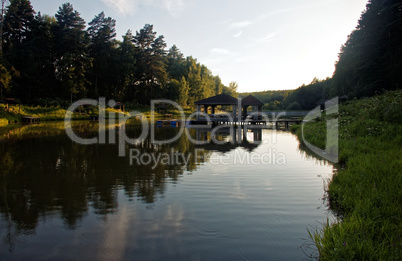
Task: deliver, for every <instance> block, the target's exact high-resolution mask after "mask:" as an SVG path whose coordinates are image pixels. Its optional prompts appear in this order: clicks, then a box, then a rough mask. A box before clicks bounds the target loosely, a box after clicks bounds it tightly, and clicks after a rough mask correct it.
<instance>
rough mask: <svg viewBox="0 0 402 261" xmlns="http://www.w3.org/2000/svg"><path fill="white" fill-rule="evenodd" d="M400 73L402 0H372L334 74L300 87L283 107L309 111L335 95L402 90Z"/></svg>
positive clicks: (371, 94)
mask: <svg viewBox="0 0 402 261" xmlns="http://www.w3.org/2000/svg"><path fill="white" fill-rule="evenodd" d="M401 72H402V1H401V0H370V1H368V3H367V8H366V10H365V11H364V12H363V14H362V16H361V18H360V20H359V22H358V25H357V27H356V29H355V30H354V31H353V32H352V33H351V34H350V35H349V37H348V40H347V41H346V43H345V44H344V45H343V46H342V48H341V52H340V54H339V60H338V62H337V63H336V66H335V72H334V75H333V77H332V78H330V79H326V80H322V81H319V80H317V79H314V80H313V82H312V83H311V84H309V85H307V86H305V85H303V86H301V87H299V88H298V89H297V90H296V91H294V92H293V93H292V94H291V95H289V97H288V98H287V99H286V100H285V102H284V104H282V106H283V107H284V108H288V109H305V110H309V109H312V108H314V107H315V106H317V105H318V104H320V103H321V102H322V101H323V100H327V99H329V98H332V97H335V96H339V97H341V96H347V98H348V99H353V98H362V97H370V96H373V95H375V94H379V93H382V92H383V91H385V90H396V89H400V88H401V87H402V73H401Z"/></svg>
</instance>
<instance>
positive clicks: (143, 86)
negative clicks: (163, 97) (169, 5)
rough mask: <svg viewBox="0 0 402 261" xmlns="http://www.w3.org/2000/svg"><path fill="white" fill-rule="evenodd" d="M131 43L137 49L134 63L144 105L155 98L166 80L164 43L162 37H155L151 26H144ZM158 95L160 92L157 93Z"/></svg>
mask: <svg viewBox="0 0 402 261" xmlns="http://www.w3.org/2000/svg"><path fill="white" fill-rule="evenodd" d="M133 43H134V45H135V47H136V49H137V52H136V61H137V71H136V76H137V80H138V87H139V89H140V90H139V95H140V96H142V97H143V98H142V99H140V100H141V101H144V102H145V103H147V104H148V103H149V101H150V100H151V99H153V98H157V97H158V95H157V93H158V91H161V90H162V88H163V86H164V84H165V82H166V79H167V74H166V68H165V55H166V51H165V48H166V43H165V41H164V37H163V36H159V37H156V32H154V31H153V25H150V24H146V25H145V26H144V28H143V29H141V30H140V31H139V32H138V31H137V33H136V35H135V36H134V37H133ZM159 93H160V92H159Z"/></svg>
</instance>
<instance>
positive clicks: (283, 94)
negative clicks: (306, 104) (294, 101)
mask: <svg viewBox="0 0 402 261" xmlns="http://www.w3.org/2000/svg"><path fill="white" fill-rule="evenodd" d="M292 92H293V91H291V90H285V91H262V92H245V93H241V94H239V97H240V98H245V97H247V96H248V95H253V96H254V97H256V98H257V99H258V100H260V101H261V102H262V103H264V106H263V110H283V109H286V108H285V107H283V104H284V101H286V99H287V97H288V96H289V95H290V94H291V93H292Z"/></svg>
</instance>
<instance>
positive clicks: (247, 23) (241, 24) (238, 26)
mask: <svg viewBox="0 0 402 261" xmlns="http://www.w3.org/2000/svg"><path fill="white" fill-rule="evenodd" d="M252 24H253V22H251V21H242V22H234V23H231V24H230V25H229V29H242V28H245V27H248V26H250V25H252Z"/></svg>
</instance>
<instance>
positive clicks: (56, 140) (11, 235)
mask: <svg viewBox="0 0 402 261" xmlns="http://www.w3.org/2000/svg"><path fill="white" fill-rule="evenodd" d="M73 128H74V131H75V133H76V134H77V135H79V136H80V137H83V138H92V137H97V136H98V134H99V133H98V128H99V125H98V124H96V123H88V122H76V123H73ZM119 128H121V126H119V125H112V126H111V125H108V126H107V128H105V130H102V131H105V132H107V133H109V132H110V130H118V129H119ZM125 131H126V132H127V134H128V136H130V137H138V136H139V135H140V133H141V128H140V127H139V126H135V125H128V126H126V127H125ZM155 131H156V133H155V134H156V138H157V140H166V139H169V138H171V137H174V136H175V135H176V134H177V133H178V130H177V129H175V128H161V129H156V130H155ZM117 133H118V132H116V135H117ZM270 133H273V132H270ZM263 134H264V135H265V132H263V131H262V130H261V129H253V130H248V131H244V130H240V131H238V129H237V128H235V129H232V130H231V129H228V128H221V129H218V130H216V131H213V132H211V130H206V129H190V130H189V135H190V137H191V139H194V140H196V141H199V142H200V143H202V144H194V143H193V142H191V141H190V139H189V137H187V136H186V135H182V136H180V137H179V138H178V139H177V140H176V141H175V142H173V143H171V144H165V145H160V144H155V143H152V141H151V139H150V135H149V136H148V138H147V139H145V140H144V141H143V142H141V143H139V144H136V145H127V146H125V147H124V149H125V150H126V155H127V156H126V157H119V156H118V152H119V151H118V148H117V147H118V146H117V145H113V144H93V145H85V146H83V145H79V144H77V143H75V142H73V141H71V140H70V139H69V138H68V137H67V136H66V134H65V130H64V125H63V124H62V123H52V124H41V125H21V126H15V127H13V128H4V129H0V166H1V168H0V213H1V218H2V220H1V221H0V236H2V241H3V242H6V245H7V247H8V250H9V252H13V251H14V247H15V245H17V242H18V238H21V237H25V236H26V235H34V234H35V233H38V231H43V229H42V230H41V224H42V227H43V223H46V221H47V222H49V223H53V222H56V223H57V222H58V221H60V220H61V221H62V224H63V229H64V230H63V231H79V230H80V227H81V226H83V227H84V226H85V229H83V232H84V233H87V234H90V232H91V231H92V233H93V234H92V237H90V236H85V235H82V237H83V240H86V241H85V242H89V241H90V240H93V239H94V238H96V236H93V235H99V234H102V235H103V237H104V238H103V240H102V241H101V243H100V244H99V245H98V247H97V249H96V250H97V258H98V259H103V258H104V257H105V256H107V255H110V254H113V255H114V256H113V258H112V259H121V258H125V257H127V255H128V257H132V255H130V253H128V254H127V253H126V254H125V253H123V252H124V251H127V249H128V250H130V251H131V252H133V253H134V252H135V253H136V255H137V254H139V253H142V254H143V255H144V256H146V257H149V256H148V255H149V254H150V253H151V252H152V251H151V249H154V248H156V245H152V246H149V247H148V248H147V249H139V245H140V243H139V242H144V239H147V240H149V242H154V241H152V240H157V239H160V237H161V235H160V233H161V231H163V232H164V235H163V236H164V237H165V238H166V240H165V241H163V243H161V244H163V247H164V249H165V250H166V251H165V252H163V251H161V252H160V253H157V252H158V251H156V250H155V253H154V254H155V255H156V256H154V258H151V259H161V258H162V257H163V255H164V254H167V253H171V252H169V251H171V249H178V248H179V249H181V250H180V251H183V253H184V252H186V251H187V250H186V249H185V248H184V247H182V248H180V245H183V244H184V243H188V242H189V241H188V239H189V238H190V239H191V240H193V241H194V238H193V237H192V235H193V234H197V233H198V232H199V231H198V230H200V226H201V225H202V224H201V225H200V222H206V221H208V222H211V226H212V227H213V228H214V229H221V230H224V231H223V232H224V233H223V235H232V234H236V236H235V237H232V236H231V237H227V238H232V239H234V240H238V238H239V237H240V236H239V235H245V234H246V233H248V231H249V230H250V227H249V223H250V222H248V221H247V222H244V218H243V217H245V213H242V212H240V211H239V206H238V205H237V203H239V202H243V201H244V205H241V206H240V209H242V208H244V209H245V210H247V211H249V210H248V208H249V207H252V208H253V209H252V210H253V211H256V212H252V213H251V212H250V213H248V214H247V217H250V215H256V213H260V214H261V220H263V219H265V220H264V222H260V223H266V221H267V220H268V221H269V220H273V221H272V222H273V223H275V224H277V223H278V222H279V221H278V220H279V218H277V217H278V214H274V215H273V216H268V215H267V213H268V212H266V205H267V203H266V202H265V199H266V198H267V197H266V194H265V193H271V194H270V196H271V198H273V199H275V200H274V202H278V204H279V202H280V201H281V197H283V196H281V197H280V196H278V195H279V194H278V189H277V188H276V187H275V186H274V185H272V183H275V182H277V181H276V180H275V179H274V180H271V179H268V177H267V175H265V174H266V173H265V172H266V171H267V170H266V169H264V168H262V167H261V166H253V167H252V168H253V171H254V173H257V174H258V175H256V176H254V178H253V177H251V178H248V177H247V176H242V175H245V174H244V173H246V174H248V173H247V172H246V171H247V170H241V171H240V172H239V173H237V174H236V175H237V176H235V178H234V179H233V180H231V179H213V177H210V180H207V178H208V177H203V176H205V173H210V172H211V171H210V170H211V169H214V171H215V172H216V173H220V171H221V173H225V172H224V171H225V170H224V168H227V166H219V167H216V166H211V164H209V165H208V164H205V163H206V162H208V161H209V159H210V158H211V157H212V156H213V155H214V154H222V153H224V154H231V153H234V151H235V150H237V149H239V148H240V149H242V150H244V151H246V152H247V153H256V152H258V153H261V152H263V151H265V150H266V148H265V147H264V146H263V145H264V142H265V141H266V137H263ZM285 138H286V139H287V140H288V139H289V137H288V136H285ZM290 138H291V139H293V138H292V137H290ZM213 140H216V141H218V143H219V145H217V144H216V142H213ZM292 142H294V141H292ZM295 146H296V145H295ZM262 147H264V148H262ZM132 150H138V151H140V153H141V155H143V154H149V155H152V154H167V155H170V154H171V153H172V151H173V152H179V153H182V154H183V155H184V157H185V158H186V159H188V160H187V161H177V162H176V161H171V162H165V163H162V162H158V164H156V165H155V166H154V165H153V164H141V163H138V162H136V161H133V162H132V164H130V157H129V155H130V151H132ZM291 150H292V149H289V151H291ZM293 150H294V149H293ZM289 165H290V166H289V167H292V166H293V165H292V164H289ZM295 166H296V165H295ZM203 167H204V168H206V170H205V169H204V170H203V171H201V172H198V173H203V175H194V176H197V177H196V178H197V179H199V180H198V181H197V182H196V181H194V184H191V183H190V184H188V187H186V186H181V187H182V188H183V189H187V190H186V191H185V192H182V193H178V194H177V195H176V198H175V196H174V194H173V196H172V194H170V196H171V197H173V198H174V199H175V200H176V201H174V200H173V199H172V202H173V203H171V204H167V205H166V208H159V209H157V210H154V209H153V207H154V205H155V204H156V203H158V202H160V201H161V199H162V198H163V197H164V195H165V194H166V193H167V190H168V189H169V188H170V189H172V184H173V185H175V184H177V183H179V182H180V181H181V180H183V176H184V175H185V174H186V173H187V174H191V173H192V172H194V171H195V170H197V169H199V168H203ZM240 168H241V166H236V167H235V169H240ZM248 168H249V167H248ZM295 168H296V167H295ZM269 169H270V170H271V171H273V172H274V173H281V172H283V171H284V170H283V169H281V168H280V167H279V166H270V168H269ZM233 172H235V173H236V170H234V171H233ZM288 172H289V171H288ZM292 173H294V171H293V172H292V171H290V172H289V173H288V174H287V175H288V176H289V175H290V174H292ZM292 175H293V174H292ZM282 176H284V177H286V175H282ZM261 177H262V179H263V180H265V181H264V182H265V183H261V182H260V179H261ZM257 178H258V179H257ZM214 180H216V183H214ZM289 180H290V179H289ZM225 183H227V184H225ZM284 183H286V184H288V183H290V182H289V181H285V182H284ZM264 184H265V185H264ZM297 185H298V184H297ZM178 186H179V185H178ZM259 186H263V187H259ZM268 188H269V189H268ZM250 191H252V194H250ZM204 192H206V194H203V193H204ZM291 192H292V193H293V191H291ZM197 193H198V195H197ZM292 193H288V194H287V196H289V195H290V196H292V195H293V194H292ZM228 194H230V195H229V196H227V195H228ZM232 194H233V195H232ZM254 195H255V198H254ZM183 197H188V198H189V199H188V202H187V201H186V200H187V199H185V198H184V199H183ZM190 198H191V199H190ZM293 198H294V199H298V197H292V199H293ZM263 199H264V201H263ZM232 200H233V201H232ZM137 201H139V202H140V203H141V206H143V207H145V208H148V209H151V210H153V211H156V213H154V214H153V215H150V214H149V213H147V212H144V211H142V210H141V211H136V210H135V209H133V205H130V203H131V202H137ZM177 202H178V203H177ZM183 202H185V203H183ZM186 202H187V203H186ZM211 202H213V203H214V205H215V207H214V209H213V210H211V211H206V210H209V209H210V208H211ZM290 202H291V203H292V204H294V203H293V201H290ZM193 205H194V206H196V207H194V209H192V206H193ZM228 206H230V207H228ZM275 208H277V209H279V208H280V207H275ZM281 212H283V211H282V210H281ZM219 214H220V215H219ZM308 214H310V213H308ZM216 216H218V217H219V218H215V217H216ZM233 216H237V217H238V218H237V219H236V220H231V222H230V224H228V222H226V221H222V217H233ZM93 217H96V218H95V219H100V220H102V221H104V223H103V227H101V231H97V232H96V233H95V232H94V231H93V230H96V229H98V228H99V227H95V228H92V227H91V226H90V223H88V222H94V221H93ZM239 217H240V218H239ZM189 218H190V219H189ZM88 219H89V220H90V221H88ZM299 219H300V218H299ZM220 222H223V223H220ZM194 224H195V225H198V227H194ZM204 224H205V223H204ZM223 224H224V225H225V227H222V225H223ZM278 224H279V223H278ZM98 226H99V225H98ZM56 227H57V226H56ZM201 227H202V226H201ZM274 228H275V229H276V226H275V227H274ZM58 229H60V228H58ZM91 229H92V230H91ZM264 229H265V228H264ZM267 229H270V228H269V227H268V228H266V229H265V230H267ZM201 230H202V231H204V230H206V231H207V232H205V231H204V232H203V234H205V233H206V234H207V235H209V236H211V237H213V238H210V237H209V238H208V239H209V240H212V241H213V242H216V243H217V244H216V246H215V245H213V246H212V247H213V248H216V252H215V254H217V253H218V252H219V251H220V249H222V248H224V249H231V248H232V246H231V244H230V243H229V242H226V241H225V243H222V245H219V244H218V241H222V240H219V239H218V238H217V237H218V236H219V235H220V234H219V233H215V234H213V235H211V234H210V233H209V232H208V231H212V229H209V228H207V229H201ZM265 230H264V231H265ZM81 231H82V230H81ZM197 231H198V232H197ZM274 232H275V233H278V234H279V232H278V231H274ZM54 233H56V232H54ZM59 233H61V232H60V231H59ZM63 233H65V232H63ZM191 233H193V234H191ZM48 234H50V235H52V231H49V232H48ZM183 234H185V235H186V236H187V237H185V236H183ZM52 236H54V235H52ZM74 237H77V235H74ZM225 237H226V236H225ZM60 238H61V239H64V240H61V239H59V241H57V243H54V244H61V242H65V241H66V240H65V238H66V237H61V236H60ZM67 238H68V237H67ZM204 238H205V236H204ZM298 238H300V237H298ZM46 239H47V238H46ZM186 239H187V240H186ZM42 240H43V239H42ZM141 240H142V241H141ZM197 240H200V239H197ZM201 240H202V238H201ZM48 241H49V240H48ZM67 241H68V240H67ZM193 241H191V242H193ZM149 242H148V243H149ZM155 242H156V241H155ZM197 242H198V241H197ZM252 242H253V243H255V244H261V242H262V241H261V240H259V239H258V240H256V241H252ZM259 242H260V243H259ZM47 244H51V242H49V243H47ZM137 244H138V245H137ZM250 244H251V241H250ZM196 246H197V247H198V244H196V243H194V245H193V247H194V248H196ZM209 246H211V245H209ZM125 247H127V249H124V248H125ZM43 248H45V246H43ZM200 248H202V245H200ZM80 249H82V248H80ZM197 249H198V248H197ZM202 249H203V248H202ZM192 250H194V249H191V248H189V250H188V251H187V252H192ZM263 250H264V247H261V248H260V251H263ZM24 251H25V250H24ZM32 251H35V250H32ZM180 251H178V252H177V253H180ZM16 252H18V251H16ZM177 253H175V254H177ZM75 254H76V255H73V256H72V257H73V259H74V257H75V258H76V257H77V256H80V255H81V254H82V253H75ZM198 254H199V253H198ZM220 254H222V253H220ZM235 254H236V253H231V254H230V256H231V257H234V258H235V257H236V255H235ZM196 255H197V253H196ZM211 255H212V252H211ZM56 256H57V255H56ZM0 257H1V251H0ZM159 257H160V258H159ZM92 258H93V257H92Z"/></svg>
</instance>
